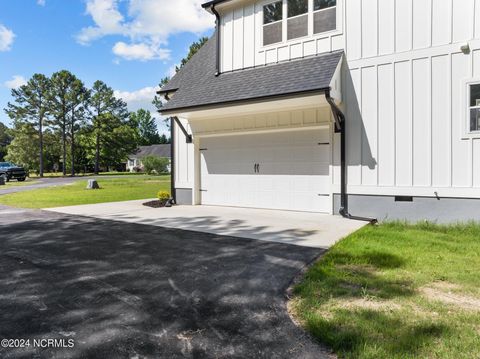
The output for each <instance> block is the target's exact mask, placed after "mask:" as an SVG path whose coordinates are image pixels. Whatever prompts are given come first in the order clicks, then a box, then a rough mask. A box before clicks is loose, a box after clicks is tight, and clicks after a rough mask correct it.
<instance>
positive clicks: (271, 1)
mask: <svg viewBox="0 0 480 359" xmlns="http://www.w3.org/2000/svg"><path fill="white" fill-rule="evenodd" d="M281 1H282V19H281V20H277V21H273V22H269V23H268V24H265V16H264V15H263V11H264V9H265V6H267V5H270V4H275V3H277V2H280V1H279V0H269V1H265V3H262V4H261V6H262V31H261V32H262V47H269V46H276V45H279V44H282V43H283V42H284V38H283V36H284V31H283V23H284V21H285V0H281ZM279 22H281V23H282V40H281V41H278V42H274V43H271V44H268V45H263V43H264V42H263V33H264V29H265V27H266V26H270V25H274V24H278V23H279Z"/></svg>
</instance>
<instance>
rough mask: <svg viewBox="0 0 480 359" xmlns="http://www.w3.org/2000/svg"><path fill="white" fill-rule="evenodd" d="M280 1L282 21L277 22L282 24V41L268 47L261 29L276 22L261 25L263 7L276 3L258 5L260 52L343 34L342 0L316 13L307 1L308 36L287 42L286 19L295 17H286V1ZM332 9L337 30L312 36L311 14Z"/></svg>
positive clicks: (267, 1)
mask: <svg viewBox="0 0 480 359" xmlns="http://www.w3.org/2000/svg"><path fill="white" fill-rule="evenodd" d="M277 1H278V0H277ZM282 1H283V18H282V20H278V21H282V22H283V26H282V28H283V30H282V41H281V42H276V43H274V44H268V45H264V44H263V27H264V26H267V25H270V24H274V23H276V22H278V21H275V22H271V23H269V24H263V7H264V6H265V5H268V4H272V3H274V2H276V1H274V0H264V1H262V2H260V3H259V6H260V9H261V10H260V12H261V15H262V25H261V26H262V31H261V36H260V51H268V50H271V49H275V48H278V47H279V46H286V45H290V44H295V43H299V42H303V41H304V40H305V39H312V40H318V39H322V38H325V37H331V36H336V35H340V34H343V0H337V5H335V6H332V7H329V8H326V9H320V10H316V11H314V10H313V0H308V12H307V13H306V14H307V15H308V34H307V35H306V36H302V37H297V38H295V39H290V40H288V39H287V23H288V19H293V18H295V16H293V17H291V18H289V17H288V6H287V0H282ZM332 8H336V14H337V21H336V23H337V28H336V29H335V30H331V31H325V32H320V33H318V34H314V33H313V30H314V29H313V14H314V13H316V12H320V11H325V10H329V9H332ZM304 15H305V14H302V15H297V16H304Z"/></svg>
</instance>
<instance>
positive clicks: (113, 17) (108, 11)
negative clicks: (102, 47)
mask: <svg viewBox="0 0 480 359" xmlns="http://www.w3.org/2000/svg"><path fill="white" fill-rule="evenodd" d="M86 14H87V15H90V16H91V17H92V19H93V21H94V22H95V25H96V26H90V27H85V28H83V29H82V30H81V31H80V33H79V34H78V35H77V41H78V42H79V43H81V44H83V45H86V44H88V43H90V42H91V41H93V40H96V39H98V38H100V37H103V36H106V35H114V34H122V35H125V31H126V29H125V28H124V24H123V15H122V14H121V13H120V11H119V10H118V2H117V0H87V9H86Z"/></svg>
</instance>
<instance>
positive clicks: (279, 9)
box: [263, 1, 283, 46]
mask: <svg viewBox="0 0 480 359" xmlns="http://www.w3.org/2000/svg"><path fill="white" fill-rule="evenodd" d="M282 20H283V1H276V2H273V3H271V4H267V5H265V6H264V7H263V45H264V46H266V45H271V44H275V43H277V42H282V40H283V39H282Z"/></svg>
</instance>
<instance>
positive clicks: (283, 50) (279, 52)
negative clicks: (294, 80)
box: [220, 0, 358, 72]
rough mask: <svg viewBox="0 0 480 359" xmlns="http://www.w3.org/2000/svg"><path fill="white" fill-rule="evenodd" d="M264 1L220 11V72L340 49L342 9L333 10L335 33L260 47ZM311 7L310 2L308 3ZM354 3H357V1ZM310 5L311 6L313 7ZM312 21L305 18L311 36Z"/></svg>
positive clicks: (269, 0)
mask: <svg viewBox="0 0 480 359" xmlns="http://www.w3.org/2000/svg"><path fill="white" fill-rule="evenodd" d="M272 1H274V0H267V1H256V2H253V1H246V2H244V5H237V6H235V7H234V8H229V7H226V8H224V9H223V10H221V36H220V38H221V58H220V59H221V61H220V62H221V71H222V72H229V71H235V70H241V69H245V68H250V67H255V66H262V65H266V64H271V63H276V62H282V61H287V60H291V59H297V58H302V57H307V56H311V55H316V54H320V53H327V52H331V51H335V50H341V49H343V48H344V39H343V10H342V9H343V6H342V1H341V0H339V2H338V6H337V30H336V31H330V32H326V33H323V34H316V35H314V36H306V37H302V38H299V39H294V40H288V41H287V40H286V26H285V25H284V29H283V33H284V36H283V38H284V41H282V42H281V43H278V44H272V45H269V46H263V43H262V39H263V34H262V31H263V27H262V25H263V5H265V4H268V3H271V2H272ZM309 1H310V2H311V3H312V4H313V0H309ZM357 1H358V0H357ZM312 4H310V5H311V6H313V5H312ZM312 29H313V17H312V16H309V31H310V33H313V30H312Z"/></svg>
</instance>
